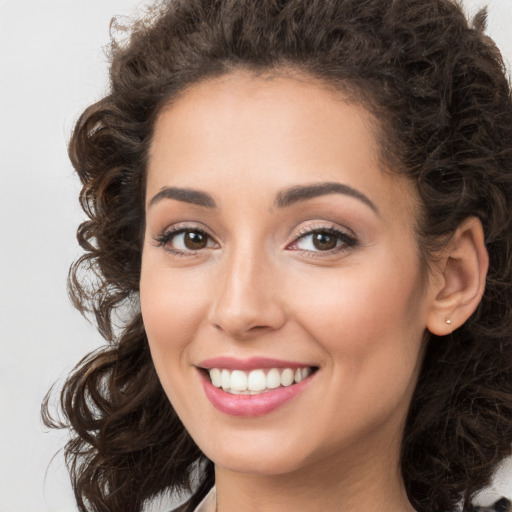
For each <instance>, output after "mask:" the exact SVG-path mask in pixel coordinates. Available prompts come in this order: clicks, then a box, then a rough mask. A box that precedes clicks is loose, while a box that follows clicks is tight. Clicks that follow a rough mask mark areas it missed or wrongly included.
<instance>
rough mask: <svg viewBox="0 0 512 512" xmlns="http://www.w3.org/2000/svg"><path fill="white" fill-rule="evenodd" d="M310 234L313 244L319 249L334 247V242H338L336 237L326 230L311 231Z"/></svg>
mask: <svg viewBox="0 0 512 512" xmlns="http://www.w3.org/2000/svg"><path fill="white" fill-rule="evenodd" d="M312 236H313V240H312V241H313V245H314V246H315V248H316V249H318V250H319V251H328V250H330V249H334V248H335V247H336V244H337V243H338V237H336V236H335V235H333V234H332V233H328V232H326V231H319V232H317V233H313V235H312Z"/></svg>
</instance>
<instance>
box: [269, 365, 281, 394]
mask: <svg viewBox="0 0 512 512" xmlns="http://www.w3.org/2000/svg"><path fill="white" fill-rule="evenodd" d="M280 385H281V374H280V373H279V370H278V369H277V368H272V370H270V371H269V372H268V373H267V388H268V389H276V388H278V387H279V386H280Z"/></svg>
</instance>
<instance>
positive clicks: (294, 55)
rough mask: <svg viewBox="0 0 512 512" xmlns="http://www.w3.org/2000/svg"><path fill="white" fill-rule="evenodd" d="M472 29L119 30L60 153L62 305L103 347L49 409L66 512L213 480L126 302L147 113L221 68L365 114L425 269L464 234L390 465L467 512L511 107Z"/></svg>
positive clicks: (484, 468)
mask: <svg viewBox="0 0 512 512" xmlns="http://www.w3.org/2000/svg"><path fill="white" fill-rule="evenodd" d="M484 26H485V12H483V11H482V12H481V13H480V14H479V15H477V16H476V18H475V20H474V22H473V25H469V24H468V21H467V20H466V18H465V16H464V14H463V12H462V9H461V7H460V6H459V5H458V4H457V3H456V2H454V1H450V0H390V1H383V0H258V1H249V0H172V1H170V2H165V3H161V4H159V5H158V6H156V7H155V10H154V11H153V13H152V14H151V15H150V16H148V17H147V18H143V19H140V20H139V21H137V22H136V23H135V24H134V25H133V27H132V28H131V31H130V38H129V40H128V41H127V42H126V43H125V44H116V43H115V42H113V43H112V46H111V68H110V80H111V87H110V91H109V94H108V95H107V96H106V97H105V98H103V99H102V100H101V101H99V102H97V103H96V104H94V105H92V106H90V107H89V108H88V109H87V110H85V112H84V113H83V114H82V116H81V117H80V119H79V120H78V122H77V124H76V128H75V130H74V132H73V135H72V138H71V142H70V145H69V154H70V158H71V161H72V163H73V166H74V167H75V169H76V171H77V173H78V175H79V176H80V179H81V181H82V183H83V188H82V191H81V195H80V201H81V205H82V207H83V209H84V211H85V212H86V214H87V216H88V220H86V221H85V222H83V223H82V224H81V225H80V227H79V229H78V233H77V234H78V241H79V243H80V245H81V247H82V248H83V249H84V251H85V252H84V254H83V256H82V257H81V258H80V259H79V260H78V261H76V262H75V263H74V264H73V266H72V267H71V269H70V274H69V290H70V296H71V298H72V300H73V302H74V304H75V306H76V307H77V308H78V309H79V310H80V311H82V313H84V314H88V313H90V314H92V315H94V316H95V319H96V323H97V326H98V328H99V331H100V332H101V334H102V335H103V336H104V337H105V339H106V340H108V342H109V343H108V344H107V346H106V347H105V348H104V349H102V350H100V351H98V352H95V353H93V354H91V355H90V356H88V357H86V358H85V359H83V360H82V361H81V362H80V363H79V364H78V365H77V367H76V368H75V370H74V371H73V373H72V374H71V375H70V376H69V378H68V380H67V382H66V384H65V386H64V388H63V391H62V394H61V408H62V410H63V411H64V414H65V417H66V422H65V426H68V427H70V428H71V430H72V433H73V434H72V435H73V437H72V438H71V440H70V441H69V443H68V444H67V446H66V452H65V453H66V457H67V461H68V465H69V468H70V471H71V476H72V482H73V487H74V491H75V495H76V499H77V502H78V506H79V509H80V510H81V511H82V512H85V511H88V510H91V511H95V512H100V511H102V512H106V511H108V512H115V511H119V512H121V511H123V512H124V511H126V510H128V509H129V510H134V511H135V510H141V508H142V506H143V504H144V502H145V501H146V500H148V499H149V498H151V497H153V496H155V495H156V494H158V493H159V492H161V491H163V490H165V489H167V488H170V489H171V490H173V491H175V492H180V491H183V490H190V489H191V475H192V474H193V473H194V470H197V468H200V471H199V473H198V474H199V477H198V478H199V485H198V486H196V487H195V490H194V492H193V493H192V496H191V498H190V499H189V500H188V502H187V503H186V504H185V505H183V506H182V508H180V510H182V511H183V512H185V511H191V510H193V509H194V507H195V506H196V505H197V503H198V502H199V501H200V500H201V499H202V497H203V496H204V495H205V494H206V492H207V490H208V488H209V487H210V486H211V485H212V484H213V464H212V463H211V462H210V461H207V460H206V459H205V457H204V455H202V453H201V452H200V451H199V449H198V448H197V447H196V445H195V444H194V442H193V441H192V439H191V438H190V436H189V435H188V433H187V432H186V430H185V429H184V427H183V425H182V424H181V422H180V420H179V419H178V417H177V416H176V414H175V412H174V410H173V408H172V406H171V404H170V403H169V401H168V399H167V397H166V396H165V394H164V392H163V390H162V388H161V386H160V384H159V381H158V378H157V375H156V372H155V370H154V367H153V364H152V361H151V357H150V353H149V348H148V342H147V338H146V335H145V332H144V327H143V322H142V317H141V315H140V311H139V310H138V309H137V304H138V286H139V277H140V264H141V250H142V233H143V230H144V208H143V204H144V195H145V168H146V160H147V154H148V147H149V145H150V142H151V138H152V132H153V128H154V123H155V119H156V116H157V115H158V113H159V111H160V109H161V108H162V106H164V105H165V104H168V103H169V102H170V101H172V100H173V99H175V98H177V97H178V96H179V94H180V93H181V92H182V91H184V90H185V89H186V88H187V87H188V86H189V85H191V84H193V83H196V82H199V81H201V80H205V79H209V78H213V77H217V76H221V75H224V74H227V73H230V72H232V71H233V70H237V69H244V70H249V71H253V72H279V71H280V70H285V69H292V70H296V71H299V72H301V73H304V74H305V75H306V76H310V77H312V78H315V79H320V80H322V81H323V82H324V83H326V84H330V85H332V86H334V87H335V88H338V89H340V90H343V91H344V92H345V93H349V94H351V95H352V97H353V98H354V99H355V100H356V101H359V102H360V103H362V104H363V105H365V106H366V108H367V109H368V110H369V111H370V112H372V113H373V115H374V116H375V118H376V119H377V120H378V123H379V126H380V128H381V129H380V133H381V141H380V142H381V149H382V157H383V161H385V162H386V163H387V167H389V168H390V169H393V170H394V171H396V172H400V173H404V174H405V175H407V176H408V177H409V178H410V179H411V180H412V181H413V182H414V183H415V185H416V188H417V191H418V195H419V198H420V201H421V206H422V208H421V209H422V212H423V214H422V218H421V219H420V226H419V227H418V230H419V233H418V235H419V240H420V242H421V247H422V249H423V253H424V254H425V255H426V259H427V260H428V255H429V254H431V253H432V250H433V248H435V247H436V245H437V244H438V242H439V240H441V239H442V238H443V236H445V235H447V234H450V233H452V232H453V231H454V230H455V229H456V228H457V226H458V225H459V224H460V223H461V222H462V221H463V220H464V219H465V218H467V217H469V216H474V215H476V216H478V218H480V220H481V221H482V224H483V227H484V232H485V236H486V245H487V249H488V252H489V257H490V267H489V273H488V277H487V283H486V290H485V294H484V297H483V299H482V302H481V304H480V305H479V307H478V309H477V311H476V312H475V313H474V314H473V315H472V317H471V318H470V319H469V320H468V321H467V322H466V324H465V325H463V326H462V327H461V328H459V329H458V330H456V331H455V332H453V334H452V335H450V336H449V337H444V338H439V337H436V336H431V337H430V340H429V343H428V348H427V353H426V356H425V360H424V364H423V367H422V370H421V374H420V377H419V381H418V384H417V388H416V390H415V394H414V397H413V400H412V403H411V407H410V412H409V415H408V419H407V423H406V427H405V435H404V439H403V443H402V453H401V464H402V474H403V477H404V481H405V484H406V488H407V492H408V495H409V499H410V501H411V503H412V504H413V505H414V506H415V507H416V509H417V510H418V511H421V512H435V511H446V510H449V509H453V508H454V507H455V504H456V503H458V502H459V501H460V500H461V498H462V500H463V502H464V510H468V509H469V502H470V499H471V497H472V496H473V495H474V493H475V492H476V491H478V490H479V489H481V488H482V487H483V486H484V485H486V484H487V483H488V482H489V479H490V477H491V476H492V473H493V471H494V470H495V469H496V466H497V464H498V463H499V462H500V461H501V460H502V459H503V458H504V457H505V456H507V455H509V454H510V452H511V445H512V292H511V286H512V284H511V283H512V254H511V246H512V227H511V217H512V216H511V212H512V100H511V93H510V86H509V83H508V81H507V78H506V74H505V69H504V65H503V62H502V59H501V56H500V54H499V51H498V50H497V48H496V46H495V45H494V43H493V42H492V41H491V40H490V39H489V38H488V37H487V36H485V35H484V33H483V30H484ZM127 306H131V309H128V314H127V315H125V316H127V317H128V320H127V323H126V324H125V325H122V326H121V327H119V328H116V321H117V316H116V315H117V313H116V312H118V311H119V310H120V308H121V309H122V308H126V307H127ZM125 313H126V311H125ZM116 331H117V332H116ZM47 400H48V398H47ZM47 400H46V402H45V404H44V411H45V413H44V415H45V421H46V422H47V424H52V421H53V420H52V419H51V418H50V416H49V414H48V402H47ZM55 423H56V422H53V426H56V425H55ZM61 426H62V425H61Z"/></svg>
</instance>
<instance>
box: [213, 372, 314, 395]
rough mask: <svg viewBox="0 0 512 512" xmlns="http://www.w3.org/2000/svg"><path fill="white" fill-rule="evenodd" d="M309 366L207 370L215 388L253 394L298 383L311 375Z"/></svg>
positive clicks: (235, 392)
mask: <svg viewBox="0 0 512 512" xmlns="http://www.w3.org/2000/svg"><path fill="white" fill-rule="evenodd" d="M311 373H312V369H311V368H310V367H304V368H297V369H296V370H293V369H291V368H271V369H270V370H268V371H266V373H265V370H263V369H257V370H252V371H250V372H245V371H242V370H232V371H231V370H226V369H225V368H224V369H220V368H212V369H211V370H209V374H210V379H211V381H212V384H213V385H214V386H215V387H217V388H222V389H223V390H224V391H228V392H229V393H234V394H245V395H255V394H258V393H265V392H267V391H269V390H271V389H276V388H278V387H280V386H285V387H287V386H291V385H292V384H293V383H299V382H301V381H303V380H304V379H305V378H307V377H308V376H309V375H311Z"/></svg>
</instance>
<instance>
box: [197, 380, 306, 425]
mask: <svg viewBox="0 0 512 512" xmlns="http://www.w3.org/2000/svg"><path fill="white" fill-rule="evenodd" d="M313 375H314V374H313ZM313 375H311V376H309V377H308V378H306V379H304V380H303V381H301V382H299V383H297V384H292V385H291V386H286V387H280V388H276V389H272V390H271V391H267V392H265V393H261V394H259V395H235V394H233V393H227V392H225V391H222V389H221V388H217V387H215V386H214V385H213V384H212V383H211V381H210V380H209V379H208V377H206V376H205V375H203V374H202V373H201V377H202V379H203V389H204V392H205V394H206V396H207V398H208V400H210V402H211V403H212V405H213V406H214V407H215V408H216V409H218V410H219V411H221V412H223V413H225V414H229V415H231V416H244V417H254V416H263V415H264V414H268V413H270V412H272V411H274V410H276V409H278V408H279V407H281V406H282V405H284V404H286V403H287V402H289V401H290V400H292V399H293V398H295V397H296V396H297V395H299V394H300V393H302V391H304V390H305V389H306V387H307V386H308V385H309V383H310V381H311V379H312V377H313Z"/></svg>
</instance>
